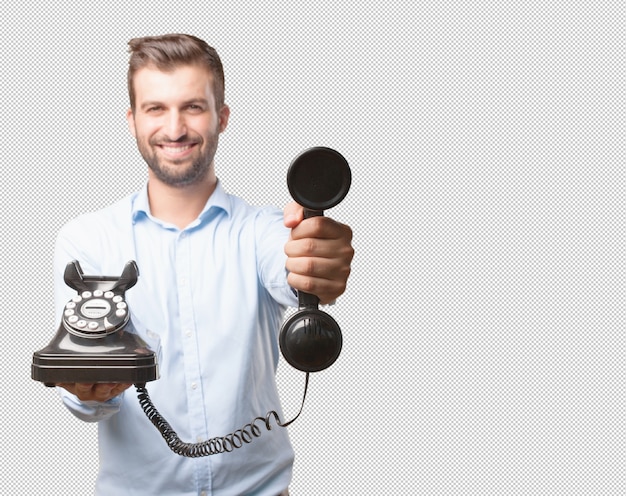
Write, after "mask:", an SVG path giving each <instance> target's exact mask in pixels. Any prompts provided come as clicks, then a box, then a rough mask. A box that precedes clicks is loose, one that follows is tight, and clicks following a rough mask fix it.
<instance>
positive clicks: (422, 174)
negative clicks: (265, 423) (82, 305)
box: [0, 0, 626, 496]
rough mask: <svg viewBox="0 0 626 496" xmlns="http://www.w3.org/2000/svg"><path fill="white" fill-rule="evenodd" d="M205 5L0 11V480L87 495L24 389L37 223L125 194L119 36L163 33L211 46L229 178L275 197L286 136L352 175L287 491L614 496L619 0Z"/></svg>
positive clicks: (42, 235)
mask: <svg viewBox="0 0 626 496" xmlns="http://www.w3.org/2000/svg"><path fill="white" fill-rule="evenodd" d="M216 3H217V2H209V1H202V2H199V1H197V2H196V1H170V2H158V1H155V2H128V1H124V2H121V1H119V0H111V1H109V2H77V1H76V2H64V1H60V2H32V1H30V0H21V1H20V2H17V1H16V0H8V2H5V4H4V5H5V6H4V7H3V14H2V17H1V20H0V28H1V29H0V40H1V44H2V50H1V51H0V58H1V62H2V83H1V84H2V91H1V92H0V103H1V105H0V113H1V117H2V119H1V120H0V125H1V126H2V136H3V137H4V138H3V139H4V140H5V143H6V145H5V154H4V156H3V159H2V201H1V209H2V212H1V215H0V219H1V222H2V233H3V242H2V257H1V263H2V267H1V273H2V286H1V291H2V301H3V302H4V304H3V308H4V325H3V328H2V338H3V341H4V344H3V346H2V350H3V351H2V353H3V358H2V361H1V362H0V363H1V364H2V366H1V368H0V370H1V374H2V388H3V392H2V395H1V396H0V401H1V405H0V406H1V407H0V416H1V417H0V420H1V421H0V439H1V443H2V453H3V462H2V464H1V465H0V493H1V494H10V495H30V494H50V495H63V496H67V495H87V494H91V493H92V490H93V483H94V478H95V475H96V471H97V465H98V459H97V441H96V426H95V425H87V424H85V423H82V422H80V421H79V420H77V419H75V418H74V417H72V416H71V415H70V414H69V413H68V412H67V411H66V410H65V409H64V407H63V406H62V405H61V403H60V400H59V398H58V395H57V393H56V392H55V391H54V390H51V389H48V388H45V387H44V386H43V385H42V384H40V383H36V382H34V381H32V380H31V379H30V364H31V360H32V353H33V352H34V351H36V350H38V349H40V348H42V347H43V346H45V345H46V344H47V343H48V341H49V340H50V339H51V338H52V336H53V334H54V332H55V330H56V326H57V323H56V322H54V308H53V294H52V292H53V285H52V250H53V244H54V238H55V235H56V233H57V231H58V229H59V228H60V227H61V225H62V224H63V223H64V222H66V221H67V220H69V219H70V218H72V217H74V216H76V215H78V214H79V213H82V212H85V211H87V210H92V209H96V208H100V207H103V206H105V205H107V204H109V203H111V202H112V201H114V200H116V199H118V198H120V197H122V196H123V195H126V194H128V193H130V192H131V191H134V190H136V189H138V188H139V187H141V185H142V184H143V181H144V180H145V177H146V174H145V169H146V166H145V164H144V163H143V161H142V160H141V157H140V156H139V154H138V152H137V151H136V148H135V145H134V142H133V140H132V138H131V137H130V134H129V133H128V130H127V128H126V122H125V119H124V113H125V110H126V107H127V95H126V86H125V75H126V64H127V52H126V43H127V41H128V39H130V38H132V37H135V36H142V35H148V34H161V33H165V32H186V33H191V34H195V35H197V36H200V37H202V38H204V39H206V40H207V41H208V42H209V43H210V44H212V45H213V46H215V47H216V48H217V49H218V51H219V53H220V54H221V56H222V59H223V62H224V66H225V70H226V95H227V101H228V103H229V104H230V106H231V109H232V116H231V121H230V125H229V128H228V130H227V131H226V133H225V134H224V135H223V137H222V140H221V143H220V148H219V150H218V154H217V157H216V167H217V172H218V176H219V177H220V178H221V180H222V181H223V183H224V185H225V187H226V189H227V190H228V191H229V192H232V193H236V194H239V195H241V196H243V197H244V198H246V199H248V200H249V201H250V202H251V203H254V204H267V203H271V204H275V205H278V206H282V205H284V204H285V203H286V202H287V201H289V195H288V191H287V188H286V184H285V174H286V170H287V167H288V165H289V163H290V161H291V159H292V158H293V157H294V156H295V155H296V154H297V153H299V152H300V151H302V150H303V149H305V148H307V147H309V146H317V145H322V146H329V147H332V148H335V149H337V150H339V151H340V152H341V153H342V154H343V155H344V156H345V157H346V158H347V159H348V161H349V163H350V165H351V168H352V172H353V184H352V189H351V191H350V193H349V194H348V196H347V197H346V199H345V200H344V202H343V203H342V204H340V205H339V206H337V207H335V208H334V209H332V210H331V211H329V212H328V215H330V216H332V217H334V218H336V219H338V220H341V221H343V222H346V223H348V224H349V225H351V226H352V228H353V230H354V246H355V248H356V257H355V259H354V264H353V273H352V276H351V279H350V283H349V287H348V290H347V292H346V294H345V295H344V296H342V297H341V298H340V299H339V301H338V302H337V304H336V305H335V306H334V307H331V308H330V309H329V312H330V313H331V314H332V315H333V316H334V317H335V318H336V319H337V321H338V322H339V323H340V324H341V326H342V329H343V333H344V348H343V351H342V354H341V356H340V358H339V360H338V361H337V363H336V364H334V365H333V366H332V367H331V368H329V369H328V370H326V371H323V372H320V373H317V374H314V375H313V376H312V380H311V385H310V393H309V396H308V398H307V403H306V405H305V410H304V413H303V414H302V416H301V418H300V419H298V421H296V422H295V423H294V424H293V425H292V426H290V427H289V428H288V429H289V433H290V436H291V439H292V441H293V444H294V446H295V449H296V452H297V459H296V465H295V475H294V480H293V483H292V486H291V491H292V494H293V495H294V496H319V495H335V494H336V495H340V494H341V495H363V494H367V495H370V494H371V495H382V494H389V495H392V494H393V495H396V494H402V495H405V494H416V495H428V496H430V495H446V496H450V495H480V496H485V495H489V496H491V495H493V496H496V495H520V496H521V495H529V494H532V495H556V494H558V495H561V494H562V495H603V496H607V495H624V494H626V482H625V475H624V474H625V472H626V471H625V470H624V460H625V459H626V451H625V450H626V438H625V430H626V428H625V419H626V411H625V405H626V401H625V398H624V391H625V382H626V381H625V375H626V374H625V367H626V366H625V363H626V347H625V342H624V341H625V338H624V331H625V329H624V325H625V321H626V319H625V318H624V317H625V313H624V297H625V295H626V292H625V291H624V289H625V288H624V281H625V280H626V278H625V276H626V274H625V262H624V261H625V258H624V257H625V246H624V239H626V236H624V214H625V208H624V207H625V201H624V193H625V189H624V188H625V178H624V174H625V173H624V167H625V163H626V161H625V154H624V142H625V139H624V130H625V129H626V126H625V122H624V120H625V116H626V109H625V105H624V104H625V93H624V91H625V90H624V88H625V82H624V60H625V53H624V49H625V46H626V44H625V38H624V33H625V29H624V21H625V15H624V4H623V2H619V1H615V2H610V1H609V2H597V1H587V2H583V1H578V2H577V1H571V2H560V1H557V2H545V1H543V0H541V1H539V0H535V1H533V0H531V1H523V2H521V1H520V2H498V1H491V2H489V1H477V2H434V1H433V2H430V1H428V2H415V1H408V0H407V1H390V2H382V3H381V2H370V4H369V5H368V4H367V3H363V2H341V1H339V2H337V1H321V2H313V3H303V4H302V5H300V4H298V3H294V2H288V1H285V0H273V1H272V2H242V1H231V2H223V4H224V5H223V6H221V5H220V6H216V5H215V4H216ZM303 379H304V378H303V375H302V374H301V373H299V372H297V371H295V370H293V369H290V368H289V367H288V366H285V365H284V364H281V366H280V370H279V376H278V381H279V387H280V390H281V395H282V401H283V406H284V408H285V410H286V413H287V416H291V415H293V414H295V413H296V412H297V409H298V407H299V401H300V398H301V394H302V387H303ZM157 407H158V405H157ZM169 420H170V422H172V424H174V426H175V422H176V419H169Z"/></svg>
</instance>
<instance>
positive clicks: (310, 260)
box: [285, 257, 350, 282]
mask: <svg viewBox="0 0 626 496" xmlns="http://www.w3.org/2000/svg"><path fill="white" fill-rule="evenodd" d="M285 268H286V269H287V271H288V272H290V273H294V274H298V275H301V276H307V277H315V278H320V279H328V280H330V281H333V280H336V281H344V282H345V281H346V280H347V279H348V276H349V275H350V264H349V263H347V262H346V261H344V260H342V259H338V258H320V257H290V258H287V261H286V263H285Z"/></svg>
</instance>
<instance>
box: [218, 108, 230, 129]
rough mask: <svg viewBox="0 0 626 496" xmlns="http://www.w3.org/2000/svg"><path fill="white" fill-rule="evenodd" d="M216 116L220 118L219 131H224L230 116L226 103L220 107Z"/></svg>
mask: <svg viewBox="0 0 626 496" xmlns="http://www.w3.org/2000/svg"><path fill="white" fill-rule="evenodd" d="M218 117H219V119H220V133H223V132H224V131H226V127H227V126H228V119H229V118H230V107H229V106H228V105H226V104H224V105H222V108H221V109H220V110H219V112H218Z"/></svg>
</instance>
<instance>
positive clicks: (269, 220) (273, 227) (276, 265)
mask: <svg viewBox="0 0 626 496" xmlns="http://www.w3.org/2000/svg"><path fill="white" fill-rule="evenodd" d="M289 232H290V231H289V229H288V228H287V227H285V226H284V224H283V214H282V212H281V211H280V210H278V209H265V210H262V211H261V212H260V214H259V216H258V217H257V225H256V243H257V257H258V259H257V266H258V271H259V278H260V280H261V283H262V284H263V286H264V287H265V289H266V290H267V291H268V292H269V293H270V295H271V296H272V298H274V300H276V302H278V303H279V304H281V305H284V306H292V307H297V306H298V298H297V296H296V292H295V291H294V290H293V288H291V286H289V284H288V283H287V274H288V271H287V269H286V268H285V263H286V262H287V255H286V254H285V243H286V242H287V240H288V239H289Z"/></svg>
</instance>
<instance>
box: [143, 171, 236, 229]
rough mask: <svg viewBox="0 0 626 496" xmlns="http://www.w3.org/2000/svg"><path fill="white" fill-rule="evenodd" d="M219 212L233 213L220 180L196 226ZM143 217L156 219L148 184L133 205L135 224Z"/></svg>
mask: <svg viewBox="0 0 626 496" xmlns="http://www.w3.org/2000/svg"><path fill="white" fill-rule="evenodd" d="M219 210H222V211H224V212H225V213H226V215H228V216H230V213H231V204H230V198H229V197H228V194H227V193H226V191H224V188H223V187H222V183H221V182H220V181H219V180H218V181H217V185H216V187H215V191H213V194H212V195H211V196H210V197H209V199H208V200H207V202H206V205H205V206H204V208H203V209H202V212H200V215H198V219H197V221H196V223H194V224H195V225H197V224H199V223H201V222H203V221H204V220H206V219H207V218H209V217H210V216H211V215H214V214H215V213H217V212H216V211H219ZM142 217H144V218H146V217H147V218H150V219H154V217H152V214H151V213H150V202H149V201H148V183H146V184H145V185H144V186H143V188H142V189H141V190H140V191H138V192H137V194H136V195H135V197H134V199H133V205H132V219H133V223H135V222H137V221H138V220H139V219H140V218H142ZM155 220H156V219H155Z"/></svg>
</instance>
